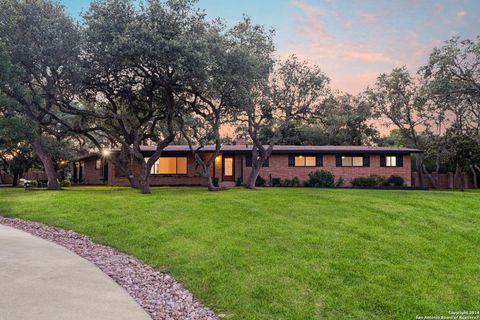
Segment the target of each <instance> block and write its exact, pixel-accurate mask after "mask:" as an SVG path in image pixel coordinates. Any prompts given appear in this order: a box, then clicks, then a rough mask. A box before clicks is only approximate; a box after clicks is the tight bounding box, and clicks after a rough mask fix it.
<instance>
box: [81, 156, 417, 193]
mask: <svg viewBox="0 0 480 320" xmlns="http://www.w3.org/2000/svg"><path fill="white" fill-rule="evenodd" d="M244 157H245V156H244V155H236V156H235V168H234V169H235V180H236V179H237V178H240V177H241V175H242V167H243V180H244V182H245V181H246V180H247V178H248V175H249V174H250V171H251V168H250V167H246V166H245V160H244ZM214 166H215V172H213V168H212V176H215V177H217V178H219V180H220V182H222V161H221V156H220V157H219V159H218V160H217V161H215V164H214ZM316 170H327V171H330V172H332V173H333V174H334V175H335V179H338V178H339V177H340V176H342V177H343V178H344V179H345V183H346V185H350V181H351V180H352V179H353V178H355V177H358V176H368V175H370V174H377V175H381V176H385V177H389V176H391V175H397V176H401V177H403V178H404V180H405V183H406V185H408V186H410V185H411V167H410V156H409V155H405V156H403V167H380V156H379V155H370V167H337V166H336V161H335V155H333V154H332V155H323V166H322V167H289V166H288V155H273V156H272V157H271V158H270V161H269V167H263V168H262V169H261V170H260V175H261V176H262V177H263V178H265V179H266V180H267V183H268V182H269V181H270V178H281V179H286V178H287V179H292V178H293V177H298V178H299V179H300V180H301V181H304V180H307V179H308V174H309V173H310V172H313V171H316ZM135 171H139V168H135ZM108 177H109V179H108V184H109V185H129V182H128V179H127V177H126V176H124V175H122V174H121V172H120V171H119V170H118V169H116V168H115V166H114V165H113V163H112V162H111V161H110V162H109V174H108ZM84 178H85V183H86V184H103V180H101V177H100V170H98V169H95V158H91V159H88V160H87V161H85V173H84ZM225 184H229V185H233V184H234V182H227V183H225ZM151 185H206V180H205V178H204V177H203V176H202V175H201V171H200V168H199V167H197V166H196V163H195V159H194V158H193V156H191V155H188V156H187V174H186V175H151Z"/></svg>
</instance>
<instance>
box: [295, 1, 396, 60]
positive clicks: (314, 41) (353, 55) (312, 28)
mask: <svg viewBox="0 0 480 320" xmlns="http://www.w3.org/2000/svg"><path fill="white" fill-rule="evenodd" d="M292 5H293V6H294V7H296V8H297V9H299V12H298V13H297V14H295V16H294V19H295V21H296V28H297V31H298V34H300V35H302V36H303V38H305V39H306V40H307V42H308V46H307V47H306V48H303V50H306V51H307V53H308V55H310V56H312V55H313V56H316V57H317V58H333V57H337V58H338V57H340V58H342V59H348V60H360V61H366V62H386V63H395V61H394V59H392V58H390V57H388V56H386V55H385V54H384V53H382V52H377V51H374V50H370V49H368V48H365V47H363V46H362V45H359V44H354V43H348V42H340V41H337V40H336V39H335V38H334V37H333V36H332V35H330V34H329V33H328V32H327V31H326V28H325V26H324V15H323V13H322V11H321V10H320V9H319V8H318V7H315V6H312V5H311V4H308V3H306V2H303V1H299V0H294V1H293V2H292Z"/></svg>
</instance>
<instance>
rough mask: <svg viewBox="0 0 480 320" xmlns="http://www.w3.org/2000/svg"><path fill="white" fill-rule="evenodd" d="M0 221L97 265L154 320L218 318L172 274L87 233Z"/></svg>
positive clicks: (209, 319)
mask: <svg viewBox="0 0 480 320" xmlns="http://www.w3.org/2000/svg"><path fill="white" fill-rule="evenodd" d="M0 224H3V225H6V226H10V227H13V228H16V229H20V230H23V231H26V232H28V233H30V234H33V235H35V236H37V237H40V238H43V239H46V240H49V241H52V242H55V243H56V244H59V245H61V246H62V247H65V248H67V249H69V250H71V251H73V252H75V253H76V254H77V255H79V256H81V257H82V258H85V259H87V260H88V261H90V262H92V263H93V264H95V265H96V266H97V267H98V268H100V270H102V271H103V272H105V273H106V274H107V275H108V276H109V277H110V278H112V279H113V280H114V281H115V282H116V283H118V284H119V285H120V286H122V287H123V288H124V289H125V290H126V291H127V292H128V293H129V294H130V295H131V296H132V297H133V298H134V299H135V301H137V303H138V304H140V306H141V307H142V308H143V309H144V310H145V311H146V312H147V313H148V314H149V315H150V316H151V317H152V319H154V320H160V319H162V320H163V319H168V320H170V319H192V320H193V319H195V320H197V319H204V320H218V317H217V316H216V315H215V313H213V311H211V310H210V309H208V308H207V307H205V306H203V305H202V304H201V303H200V302H199V301H198V300H197V299H195V298H194V297H193V295H192V294H191V293H190V292H188V291H187V289H185V288H184V287H183V286H182V285H181V284H180V283H178V282H177V281H176V280H175V279H174V278H173V277H171V276H170V275H168V274H166V273H163V272H160V271H158V270H155V269H154V268H152V267H150V266H148V265H146V264H144V263H142V262H140V261H139V260H138V259H137V258H135V257H132V256H129V255H127V254H124V253H121V252H118V251H116V250H115V249H112V248H110V247H107V246H104V245H100V244H97V243H95V242H93V241H92V240H91V239H90V238H88V237H87V236H83V235H81V234H78V233H76V232H73V231H67V230H63V229H60V228H56V227H50V226H47V225H44V224H41V223H37V222H31V221H25V220H20V219H15V218H6V217H2V216H0Z"/></svg>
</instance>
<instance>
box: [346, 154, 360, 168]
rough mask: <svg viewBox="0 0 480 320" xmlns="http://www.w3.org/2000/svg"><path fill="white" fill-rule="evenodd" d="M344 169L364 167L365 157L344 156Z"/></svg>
mask: <svg viewBox="0 0 480 320" xmlns="http://www.w3.org/2000/svg"><path fill="white" fill-rule="evenodd" d="M342 167H363V157H356V156H342Z"/></svg>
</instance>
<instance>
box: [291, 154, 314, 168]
mask: <svg viewBox="0 0 480 320" xmlns="http://www.w3.org/2000/svg"><path fill="white" fill-rule="evenodd" d="M316 159H317V158H316V157H315V156H295V167H315V166H316V163H317V160H316Z"/></svg>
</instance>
